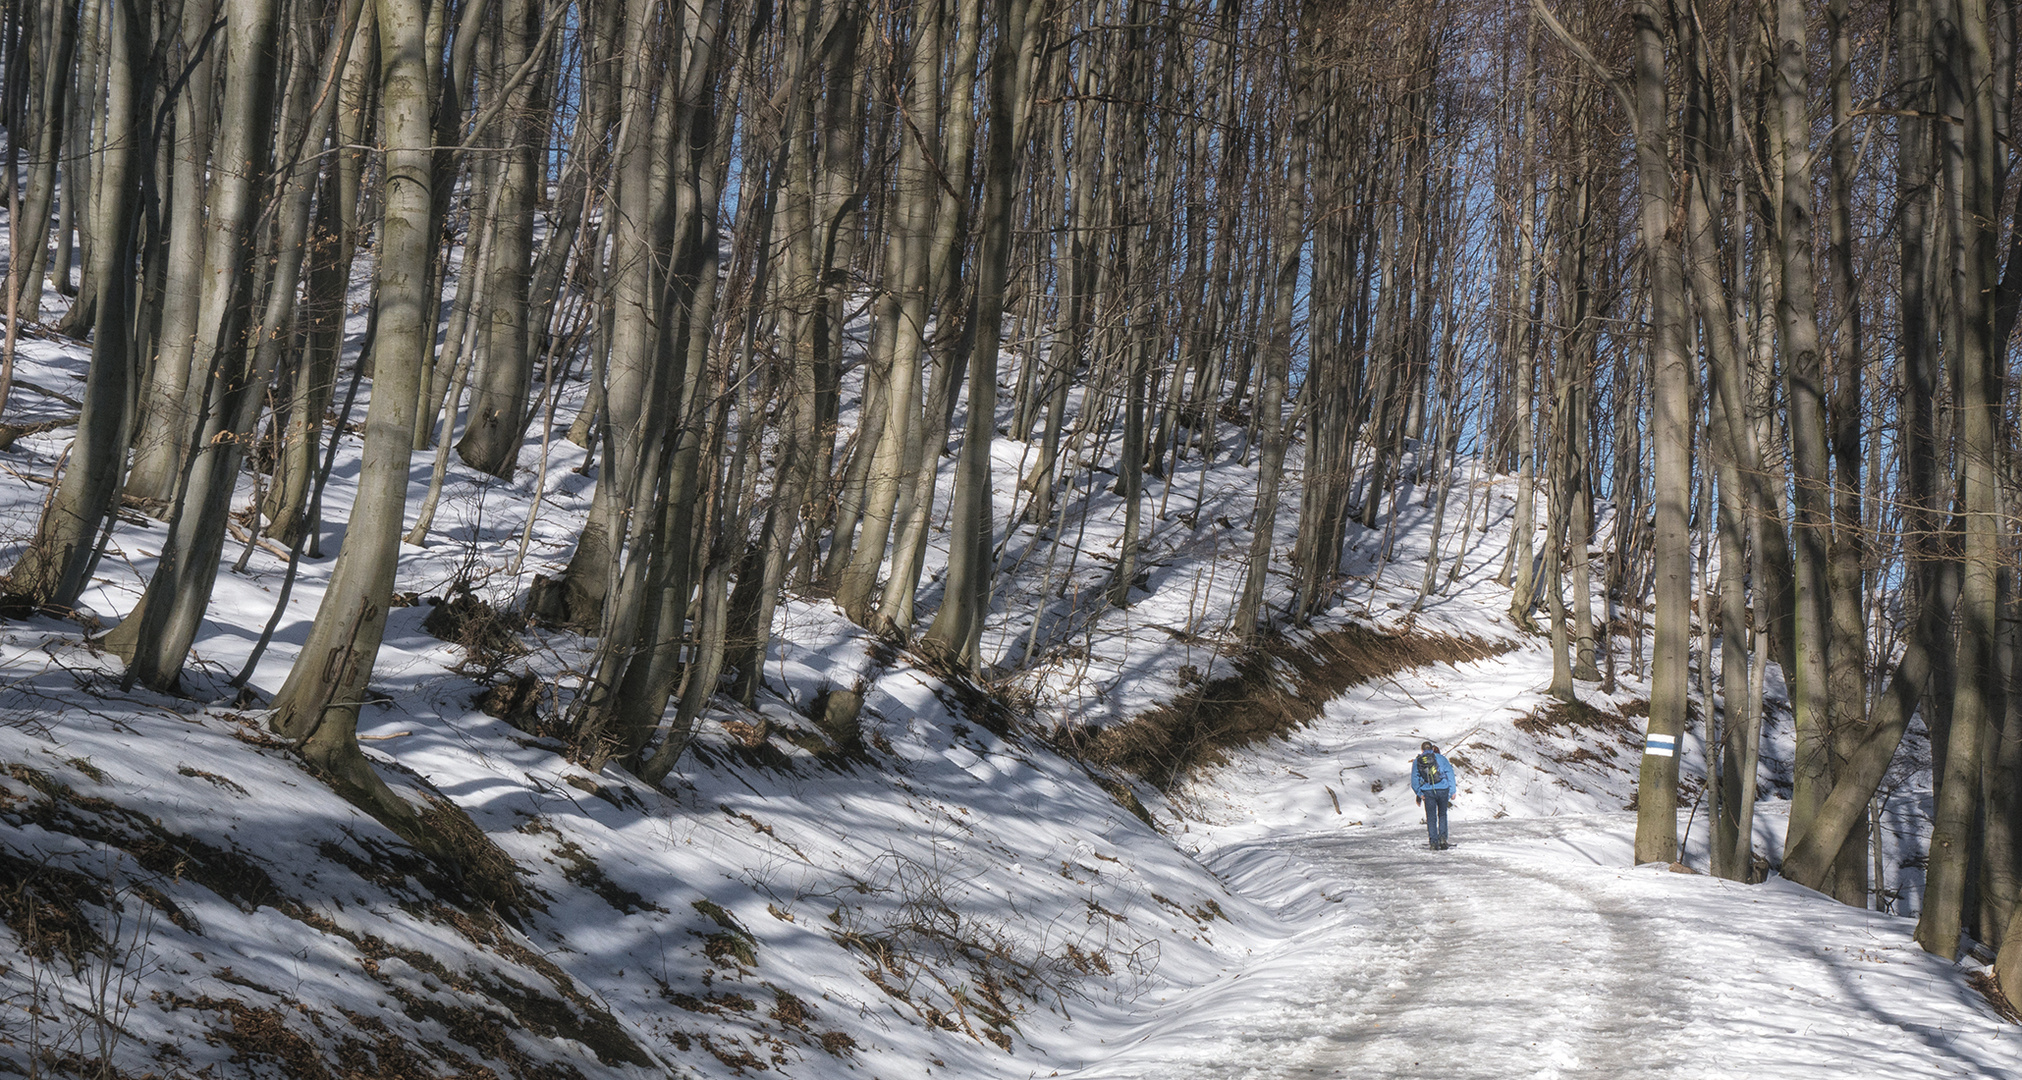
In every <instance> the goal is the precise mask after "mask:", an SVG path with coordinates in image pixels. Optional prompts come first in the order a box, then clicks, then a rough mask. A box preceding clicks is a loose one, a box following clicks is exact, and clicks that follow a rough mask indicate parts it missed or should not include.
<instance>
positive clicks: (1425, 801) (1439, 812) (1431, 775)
mask: <svg viewBox="0 0 2022 1080" xmlns="http://www.w3.org/2000/svg"><path fill="white" fill-rule="evenodd" d="M1454 788H1455V784H1454V779H1453V763H1452V762H1450V761H1448V760H1446V755H1445V754H1442V753H1440V752H1439V747H1437V746H1434V745H1433V744H1432V743H1431V742H1423V743H1420V744H1418V756H1417V757H1415V758H1412V759H1411V791H1412V793H1413V794H1415V795H1417V796H1418V805H1420V806H1423V807H1425V841H1426V846H1427V847H1430V848H1432V849H1434V850H1436V851H1445V850H1446V808H1447V807H1448V806H1449V805H1451V804H1452V802H1453V792H1454Z"/></svg>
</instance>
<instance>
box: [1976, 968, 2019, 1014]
mask: <svg viewBox="0 0 2022 1080" xmlns="http://www.w3.org/2000/svg"><path fill="white" fill-rule="evenodd" d="M1966 983H1967V985H1969V986H1971V987H1972V988H1973V989H1975V990H1978V991H1979V992H1980V996H1982V997H1984V998H1986V999H1987V1004H1988V1005H1990V1006H1992V1007H1993V1009H1994V1012H1995V1013H1996V1014H1997V1015H1999V1016H2000V1017H2001V1019H2003V1020H2006V1021H2008V1022H2009V1023H2011V1024H2022V1010H2018V1009H2016V1008H2015V1003H2014V1002H2012V1001H2009V1000H2008V995H2007V993H2006V992H2005V991H2003V990H2002V989H2001V977H2000V976H1998V975H1996V974H1994V973H1993V972H1992V971H1976V972H1974V973H1972V974H1971V975H1968V976H1966Z"/></svg>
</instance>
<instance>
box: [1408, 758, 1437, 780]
mask: <svg viewBox="0 0 2022 1080" xmlns="http://www.w3.org/2000/svg"><path fill="white" fill-rule="evenodd" d="M1411 767H1412V768H1413V769H1414V770H1415V771H1416V772H1417V774H1418V786H1419V787H1422V788H1429V787H1438V786H1439V759H1438V758H1436V757H1434V756H1432V755H1431V754H1420V755H1418V758H1417V760H1415V761H1413V762H1412V763H1411Z"/></svg>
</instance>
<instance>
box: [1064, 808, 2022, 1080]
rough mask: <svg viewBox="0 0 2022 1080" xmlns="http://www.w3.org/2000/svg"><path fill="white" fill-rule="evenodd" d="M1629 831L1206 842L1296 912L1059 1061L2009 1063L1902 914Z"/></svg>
mask: <svg viewBox="0 0 2022 1080" xmlns="http://www.w3.org/2000/svg"><path fill="white" fill-rule="evenodd" d="M1630 828H1633V820H1632V818H1630V817H1629V816H1628V815H1623V816H1622V817H1621V818H1620V819H1614V818H1553V819H1542V820H1534V821H1527V822H1515V821H1504V822H1479V823H1474V824H1471V825H1469V826H1468V827H1467V829H1466V835H1465V836H1464V837H1461V838H1460V839H1459V842H1458V843H1457V844H1456V846H1455V847H1454V848H1453V849H1452V850H1450V851H1446V852H1433V851H1428V850H1426V848H1425V847H1424V836H1423V834H1422V833H1417V832H1404V831H1401V830H1397V829H1385V830H1380V831H1378V830H1366V829H1352V830H1345V831H1343V832H1340V833H1334V834H1320V835H1307V836H1302V837H1297V838H1290V839H1279V840H1271V841H1248V842H1244V843H1240V844H1237V845H1235V846H1233V847H1231V848H1228V849H1224V850H1223V851H1222V852H1220V853H1219V854H1218V855H1217V857H1215V859H1214V860H1213V861H1214V862H1216V863H1217V864H1219V865H1218V869H1220V870H1221V871H1222V872H1223V873H1224V874H1226V875H1227V876H1228V877H1229V879H1230V880H1231V882H1232V883H1233V884H1235V885H1237V886H1238V888H1239V889H1240V890H1241V891H1243V892H1246V893H1251V894H1253V895H1255V894H1259V893H1263V894H1274V895H1277V896H1280V897H1283V898H1284V899H1285V903H1286V911H1287V915H1288V925H1289V926H1291V927H1295V928H1296V930H1295V932H1293V933H1291V934H1290V935H1289V936H1287V937H1285V938H1284V939H1282V940H1281V941H1279V942H1278V943H1276V944H1275V945H1274V946H1273V947H1271V948H1269V949H1267V950H1259V951H1258V952H1257V953H1256V955H1255V956H1254V957H1253V958H1252V962H1251V963H1250V964H1249V965H1248V966H1246V967H1245V968H1244V969H1242V970H1241V971H1240V972H1239V973H1237V974H1234V975H1233V976H1231V977H1228V978H1225V979H1222V980H1220V981H1218V982H1215V983H1211V984H1209V985H1207V986H1204V987H1201V988H1199V989H1198V990H1195V991H1192V992H1190V993H1186V994H1182V995H1180V996H1178V997H1177V998H1176V999H1174V1000H1172V1001H1170V1002H1168V1003H1167V1004H1165V1005H1164V1006H1162V1007H1161V1009H1160V1011H1159V1012H1158V1013H1157V1014H1156V1015H1154V1016H1152V1017H1149V1018H1147V1020H1146V1022H1145V1023H1143V1024H1142V1025H1141V1026H1140V1027H1138V1028H1137V1029H1136V1030H1134V1031H1118V1032H1115V1033H1113V1034H1112V1036H1111V1037H1110V1038H1108V1039H1107V1040H1106V1042H1108V1044H1109V1045H1110V1046H1112V1047H1115V1048H1116V1049H1115V1050H1114V1051H1112V1052H1111V1054H1110V1055H1109V1056H1108V1057H1106V1058H1100V1059H1097V1060H1094V1061H1091V1062H1090V1063H1089V1064H1087V1065H1086V1066H1085V1067H1083V1068H1081V1069H1080V1070H1078V1071H1073V1072H1067V1071H1063V1072H1062V1074H1061V1075H1063V1076H1073V1077H1079V1078H1085V1080H1096V1078H1105V1080H1107V1078H1115V1080H1125V1078H1138V1077H1142V1078H1154V1077H1156V1078H1161V1080H1192V1078H1201V1080H1207V1078H1211V1077H1212V1078H1215V1080H1231V1078H1237V1077H1243V1078H1259V1080H1262V1078H1272V1080H1278V1078H1283V1080H1294V1078H1301V1080H1303V1078H1315V1080H1318V1078H1334V1077H1339V1078H1343V1080H1346V1078H1351V1077H1353V1078H1360V1077H1397V1078H1418V1077H1424V1078H1428V1080H1463V1078H1469V1077H1481V1078H1498V1080H1503V1078H1511V1077H1529V1078H1541V1080H1542V1078H1562V1077H1591V1078H1596V1080H1600V1078H1619V1077H1680V1078H1685V1077H1695V1078H1696V1077H1709V1078H1711V1077H1721V1078H1726V1077H1736V1076H1751V1075H1752V1076H1763V1077H1775V1078H1779V1080H1790V1078H1800V1077H1814V1076H1815V1077H1820V1078H1824V1077H1833V1078H1835V1080H1840V1078H1845V1077H1878V1078H1879V1077H1889V1078H1907V1077H1957V1076H1966V1077H2013V1076H2018V1075H2022V1034H2018V1032H2017V1030H2016V1029H2015V1028H2012V1027H2009V1026H2007V1025H2004V1024H2002V1023H2001V1022H2000V1021H1998V1020H1995V1019H1993V1018H1992V1017H1990V1016H1988V1015H1987V1012H1986V1009H1985V1006H1984V1004H1983V1003H1980V1002H1976V1001H1973V1000H1970V998H1969V997H1968V995H1967V994H1966V993H1954V992H1952V988H1953V987H1955V986H1956V983H1957V977H1956V976H1955V975H1954V974H1952V973H1951V971H1950V968H1949V965H1946V964H1944V963H1943V962H1941V961H1939V960H1937V959H1935V958H1933V957H1930V956H1929V955H1927V954H1925V953H1923V952H1922V951H1921V950H1919V949H1917V948H1916V946H1915V945H1914V943H1912V942H1911V941H1910V940H1909V930H1910V924H1909V922H1908V921H1907V920H1903V919H1897V918H1891V917H1888V916H1883V915H1879V914H1875V913H1871V912H1864V911H1858V910H1854V909H1850V908H1843V907H1836V906H1835V907H1832V908H1826V907H1825V906H1824V905H1825V904H1826V903H1827V902H1826V901H1823V900H1821V899H1820V898H1818V897H1816V896H1814V895H1810V894H1806V893H1804V892H1803V891H1802V890H1799V889H1797V888H1796V887H1794V886H1789V885H1786V884H1783V883H1781V882H1774V883H1771V884H1769V885H1759V886H1754V887H1742V886H1737V885H1734V884H1731V883H1728V882H1722V881H1717V880H1714V879H1711V878H1707V877H1702V876H1694V875H1687V874H1675V873H1670V872H1668V871H1666V870H1664V869H1662V868H1659V867H1629V866H1628V865H1627V863H1628V861H1629V860H1628V854H1629V852H1628V835H1627V830H1628V829H1630ZM1934 991H1935V992H1934ZM1042 1075H1043V1074H1042Z"/></svg>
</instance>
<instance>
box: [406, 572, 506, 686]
mask: <svg viewBox="0 0 2022 1080" xmlns="http://www.w3.org/2000/svg"><path fill="white" fill-rule="evenodd" d="M428 602H429V603H430V604H431V605H433V606H432V607H431V608H430V609H429V612H428V617H427V618H425V619H423V620H422V621H421V628H422V629H423V630H426V631H427V632H428V633H429V634H430V635H432V636H434V637H436V638H438V639H440V640H442V641H446V642H449V643H450V644H452V645H457V646H461V647H462V648H463V655H464V659H463V662H462V663H461V664H458V665H457V668H458V670H460V671H463V672H465V673H482V674H485V675H490V674H492V673H493V672H496V671H498V670H500V669H501V668H502V667H503V666H504V665H505V663H506V662H507V661H509V660H512V659H514V658H516V657H518V656H520V655H521V654H523V653H525V652H526V648H525V646H523V645H522V644H521V643H520V634H521V633H522V632H523V631H525V630H526V627H527V617H526V615H525V614H524V613H523V612H519V611H514V610H511V609H502V608H497V607H494V606H492V605H491V604H489V603H487V602H485V601H484V600H481V599H479V598H478V597H477V594H476V593H475V592H474V591H473V590H472V588H471V584H470V582H467V581H455V582H452V583H451V584H450V586H449V590H448V594H447V595H446V596H444V597H443V598H442V599H440V600H437V599H435V598H434V597H430V598H429V601H428Z"/></svg>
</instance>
